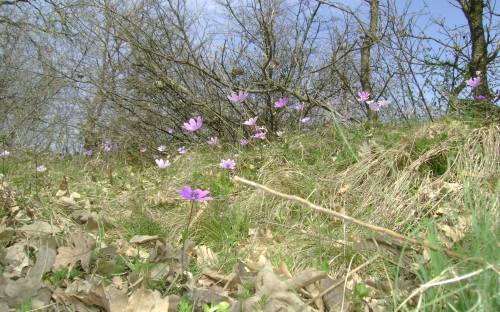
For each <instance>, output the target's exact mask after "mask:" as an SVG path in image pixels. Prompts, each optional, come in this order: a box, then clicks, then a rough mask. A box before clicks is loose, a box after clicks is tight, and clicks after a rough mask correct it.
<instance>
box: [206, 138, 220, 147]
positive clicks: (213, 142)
mask: <svg viewBox="0 0 500 312" xmlns="http://www.w3.org/2000/svg"><path fill="white" fill-rule="evenodd" d="M207 143H208V144H209V145H218V144H219V138H218V137H210V139H209V140H208V141H207Z"/></svg>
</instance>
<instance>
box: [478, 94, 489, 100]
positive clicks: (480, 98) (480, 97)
mask: <svg viewBox="0 0 500 312" xmlns="http://www.w3.org/2000/svg"><path fill="white" fill-rule="evenodd" d="M486 99H487V97H486V96H484V95H478V96H476V100H478V101H485V100H486Z"/></svg>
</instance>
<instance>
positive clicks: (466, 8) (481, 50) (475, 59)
mask: <svg viewBox="0 0 500 312" xmlns="http://www.w3.org/2000/svg"><path fill="white" fill-rule="evenodd" d="M460 5H461V7H462V12H463V13H464V15H465V17H466V18H467V23H468V24H469V31H470V35H471V41H472V54H471V60H470V63H469V75H470V77H475V76H477V74H476V71H480V72H481V85H480V86H479V87H477V88H475V90H474V92H475V95H485V96H488V97H490V95H491V94H490V90H489V87H488V77H487V74H488V73H487V64H488V60H487V58H488V57H487V56H488V50H487V46H486V39H485V36H484V27H483V9H484V1H483V0H469V1H465V0H460Z"/></svg>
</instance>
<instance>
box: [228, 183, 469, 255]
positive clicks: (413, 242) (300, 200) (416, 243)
mask: <svg viewBox="0 0 500 312" xmlns="http://www.w3.org/2000/svg"><path fill="white" fill-rule="evenodd" d="M233 180H234V181H236V182H241V183H243V184H246V185H249V186H252V187H254V188H257V189H260V190H262V191H265V192H266V193H269V194H272V195H275V196H278V197H281V198H284V199H287V200H291V201H295V202H298V203H301V204H303V205H305V206H308V207H309V208H311V209H313V210H315V211H317V212H320V213H324V214H327V215H330V216H333V217H335V218H337V219H341V220H343V221H346V222H351V223H354V224H357V225H359V226H362V227H364V228H367V229H369V230H371V231H374V232H378V233H382V234H385V235H387V236H391V237H392V238H395V239H397V240H399V241H401V242H405V243H409V244H411V245H414V246H420V247H426V248H429V249H432V250H434V251H443V252H445V253H446V254H447V255H448V256H451V257H454V258H460V259H462V258H464V257H463V256H462V255H460V254H458V253H456V252H454V251H452V250H449V249H446V248H441V247H439V246H435V245H433V244H431V243H429V242H428V241H426V240H424V239H418V240H417V239H414V238H410V237H405V236H403V235H401V234H399V233H397V232H395V231H393V230H390V229H387V228H384V227H381V226H378V225H374V224H370V223H366V222H364V221H361V220H358V219H356V218H353V217H351V216H348V215H346V214H343V213H340V212H337V211H334V210H331V209H327V208H324V207H321V206H318V205H316V204H313V203H311V202H310V201H308V200H306V199H304V198H301V197H298V196H295V195H288V194H285V193H281V192H278V191H275V190H273V189H270V188H268V187H267V186H264V185H262V184H259V183H256V182H253V181H250V180H247V179H245V178H241V177H238V176H235V177H233ZM339 210H340V209H339Z"/></svg>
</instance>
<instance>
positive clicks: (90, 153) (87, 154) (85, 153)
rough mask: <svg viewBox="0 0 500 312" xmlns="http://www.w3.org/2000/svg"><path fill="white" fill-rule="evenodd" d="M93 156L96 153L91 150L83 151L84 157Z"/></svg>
mask: <svg viewBox="0 0 500 312" xmlns="http://www.w3.org/2000/svg"><path fill="white" fill-rule="evenodd" d="M92 154H94V151H93V150H92V149H91V148H89V149H84V150H83V155H85V156H89V157H90V156H92Z"/></svg>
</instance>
